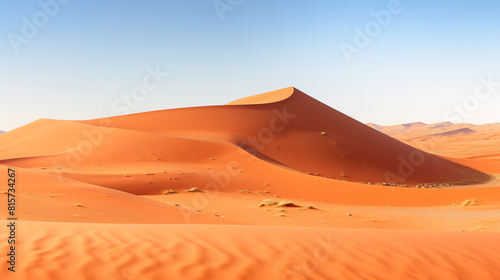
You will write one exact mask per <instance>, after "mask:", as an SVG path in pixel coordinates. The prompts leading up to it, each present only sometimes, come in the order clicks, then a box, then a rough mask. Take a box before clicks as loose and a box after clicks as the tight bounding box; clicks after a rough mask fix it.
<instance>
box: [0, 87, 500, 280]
mask: <svg viewBox="0 0 500 280" xmlns="http://www.w3.org/2000/svg"><path fill="white" fill-rule="evenodd" d="M369 126H371V127H372V128H370V127H369ZM369 126H366V125H364V124H361V123H359V122H357V121H355V120H353V119H351V118H349V117H348V116H345V115H343V114H342V113H340V112H338V111H335V110H334V109H332V108H330V107H328V106H326V105H324V104H322V103H321V102H319V101H317V100H315V99H313V98H311V97H309V96H307V95H306V94H304V93H302V92H300V91H298V90H296V89H294V88H287V89H283V90H279V91H275V92H270V93H265V94H262V95H256V96H252V97H248V98H244V99H241V100H237V101H234V102H231V103H230V104H228V105H224V106H211V107H198V108H183V109H175V110H165V111H157V112H149V113H142V114H136V115H130V116H121V117H115V118H107V119H100V120H89V121H79V122H75V121H57V120H39V121H36V122H33V123H31V124H28V125H26V126H24V127H21V128H18V129H16V130H13V131H10V132H8V133H5V134H2V135H1V136H0V182H4V183H1V184H0V219H6V218H7V217H8V211H7V205H6V204H7V194H6V193H5V192H6V191H7V189H8V186H7V173H8V172H7V169H8V168H13V169H15V170H16V173H17V178H18V181H17V186H16V188H17V189H16V197H17V203H18V204H17V209H16V213H17V216H18V218H19V220H20V221H19V225H18V227H17V234H18V236H17V240H18V244H17V245H18V247H17V249H18V251H17V260H18V263H17V272H16V273H15V274H13V273H11V272H8V271H7V270H6V269H7V263H6V262H5V260H6V256H5V253H4V252H7V245H8V244H7V242H6V241H4V240H6V238H7V233H6V232H5V231H0V253H1V256H2V257H0V261H1V262H0V263H1V264H2V266H1V267H0V269H1V270H0V279H126V280H129V279H499V278H500V271H499V269H498V267H500V259H499V257H498V256H500V249H499V248H500V233H499V232H500V215H498V213H499V211H500V158H499V157H498V151H497V149H498V148H496V147H497V146H498V141H499V139H498V135H500V127H498V125H485V126H472V125H467V124H460V125H457V127H455V126H454V125H452V124H448V123H442V124H435V125H426V124H421V123H414V124H406V125H400V126H391V127H382V126H378V125H373V124H369ZM373 128H375V129H373ZM377 130H378V131H377ZM471 131H472V132H471ZM381 132H383V133H386V134H388V135H391V136H393V137H395V138H396V139H397V140H395V139H393V138H391V137H389V136H387V135H385V134H383V133H381ZM398 140H399V141H398ZM495 145H496V146H495ZM436 154H437V155H436ZM193 188H194V189H193ZM266 201H267V202H266ZM262 202H266V203H269V204H271V205H267V206H262V205H261V203H262ZM277 203H285V204H286V205H279V206H278V205H276V204H277ZM287 203H288V204H287ZM280 206H284V207H280ZM4 223H5V224H7V221H4ZM325 244H326V245H325Z"/></svg>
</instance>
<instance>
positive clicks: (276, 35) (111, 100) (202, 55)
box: [0, 0, 500, 130]
mask: <svg viewBox="0 0 500 280" xmlns="http://www.w3.org/2000/svg"><path fill="white" fill-rule="evenodd" d="M54 1H56V0H41V1H40V2H38V1H1V2H0V36H1V39H0V94H1V97H2V98H1V101H0V130H11V129H14V128H16V127H19V126H21V125H24V124H26V123H29V122H31V121H34V120H36V119H39V118H54V119H73V120H74V119H90V118H98V117H107V116H113V115H117V114H119V112H117V110H115V109H113V104H115V105H116V104H117V102H121V101H120V98H121V96H123V95H129V94H130V93H131V91H132V90H133V89H134V87H136V86H140V85H141V84H142V81H143V79H144V77H145V76H146V75H148V71H147V70H146V69H147V68H148V67H152V68H156V67H157V65H159V68H160V69H161V71H165V72H169V74H170V75H169V77H167V78H165V79H164V81H163V82H162V83H160V84H159V86H158V87H157V88H155V89H154V90H150V91H147V97H146V98H145V100H143V101H141V102H139V104H138V105H137V107H135V108H132V110H131V112H143V111H151V110H161V109H169V108H175V107H190V106H202V105H219V104H225V103H227V102H230V101H232V100H235V99H238V98H241V97H245V96H248V95H254V94H258V93H262V92H266V91H271V90H275V89H280V88H283V87H288V86H295V87H297V88H299V89H300V90H302V91H304V92H305V93H307V94H309V95H311V96H313V97H314V98H316V99H318V100H320V101H322V102H324V103H326V104H328V105H329V106H331V107H333V108H335V109H337V110H339V111H341V112H343V113H345V114H347V115H349V116H351V117H353V118H355V119H357V120H359V121H362V122H374V123H377V124H382V125H388V124H397V123H406V122H414V121H423V122H427V123H434V122H441V121H445V120H454V121H461V122H472V123H487V122H500V110H499V109H498V108H499V105H500V84H499V83H500V16H499V13H500V1H482V0H479V1H478V0H474V1H472V0H470V1H451V0H450V1H435V0H427V1H424V0H418V1H417V0H414V1H409V0H401V1H353V0H349V1H348V0H345V1H331V0H330V1H303V0H275V1H264V0H240V1H238V0H220V1H218V2H217V1H213V0H177V1H168V0H165V1H123V0H120V1H115V0H107V1H97V0H85V1H83V0H80V1H78V0H72V1H71V0H70V1H68V0H65V1H62V0H61V2H68V3H66V4H60V3H59V2H54ZM40 3H52V5H49V8H50V9H49V12H50V11H54V10H57V11H56V12H54V13H51V14H52V15H47V12H45V11H44V9H43V8H42V7H41V6H40ZM54 3H57V5H56V6H54V5H53V4H54ZM214 3H218V4H219V5H221V7H224V6H223V5H226V6H225V7H231V3H232V4H235V5H234V6H232V7H231V10H227V11H225V12H224V13H223V18H221V17H219V14H218V13H217V11H216V9H215V7H214ZM221 3H222V4H221ZM223 3H226V4H223ZM227 5H229V6H227ZM388 6H390V7H398V8H397V10H398V11H399V12H396V11H394V9H392V12H391V9H388ZM56 7H57V9H56ZM380 11H384V12H381V13H382V14H387V13H389V14H390V16H391V18H390V20H386V21H385V22H382V23H383V25H382V24H380V23H376V22H375V21H374V15H373V12H375V13H380ZM44 14H45V15H46V17H45V18H44ZM23 18H25V20H23ZM385 19H387V18H385ZM26 20H27V21H28V22H29V23H26ZM36 20H38V21H37V22H35V23H38V25H40V27H38V30H37V31H36V32H32V33H29V32H28V33H25V34H27V35H28V36H25V35H23V28H24V29H26V27H25V25H29V24H34V21H36ZM44 20H45V22H44ZM35 26H36V25H35ZM377 26H378V27H377ZM366 27H369V28H370V27H371V28H372V29H370V30H372V32H371V35H370V37H369V38H370V41H369V43H367V44H364V45H359V44H356V43H355V36H356V35H357V31H356V30H357V28H358V29H359V30H365V28H366ZM377 28H379V29H378V30H377ZM28 37H30V38H28ZM12 38H16V40H14V42H16V43H14V44H12V40H13V39H12ZM19 38H24V39H23V41H22V43H19V42H21V41H19ZM365 43H366V42H365ZM342 44H344V46H345V44H349V45H351V46H353V47H356V46H357V47H358V48H357V49H358V53H356V54H353V55H352V56H351V60H350V62H348V61H347V60H346V57H345V55H344V54H343V52H342V49H341V45H342ZM16 48H17V49H18V52H16V51H15V49H16ZM481 79H486V80H487V79H493V80H494V81H498V82H497V84H495V83H493V84H492V85H493V86H491V85H490V91H487V90H486V88H485V87H484V86H482V83H481V82H480V80H481ZM478 87H479V89H478ZM481 87H483V88H481ZM476 89H478V92H480V93H481V94H482V95H481V96H480V97H481V100H480V99H479V98H478V97H476V96H475V95H474V92H475V91H476ZM464 102H465V103H467V102H468V105H467V104H466V106H465V109H463V110H465V111H464V112H462V113H461V114H463V115H460V113H458V111H456V110H457V109H456V108H459V106H463V103H464ZM454 106H455V107H454ZM457 106H458V107H457ZM454 108H455V109H454ZM453 110H455V111H453ZM457 116H459V118H457ZM450 118H451V119H450Z"/></svg>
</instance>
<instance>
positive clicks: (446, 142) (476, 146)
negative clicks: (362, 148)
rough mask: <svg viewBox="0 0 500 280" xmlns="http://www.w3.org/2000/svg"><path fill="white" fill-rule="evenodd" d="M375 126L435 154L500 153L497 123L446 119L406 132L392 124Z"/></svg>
mask: <svg viewBox="0 0 500 280" xmlns="http://www.w3.org/2000/svg"><path fill="white" fill-rule="evenodd" d="M376 129H377V130H379V131H381V132H383V133H385V134H387V135H389V136H391V137H394V138H396V139H398V140H400V141H402V142H404V143H407V144H409V145H412V146H414V147H416V148H419V149H422V150H425V151H428V152H430V153H433V154H439V155H445V156H452V157H460V158H463V157H483V156H485V157H489V156H490V155H492V154H499V153H500V148H499V147H498V142H499V141H500V134H499V131H500V124H498V123H496V124H485V125H473V124H467V123H461V124H452V123H449V122H445V123H437V124H430V125H427V126H424V127H418V128H413V129H407V130H404V131H401V130H395V129H393V126H377V128H376ZM443 136H444V137H443ZM450 136H453V137H450Z"/></svg>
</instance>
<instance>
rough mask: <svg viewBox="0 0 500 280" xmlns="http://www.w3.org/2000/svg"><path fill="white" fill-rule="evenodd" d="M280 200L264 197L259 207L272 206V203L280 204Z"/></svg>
mask: <svg viewBox="0 0 500 280" xmlns="http://www.w3.org/2000/svg"><path fill="white" fill-rule="evenodd" d="M278 203H279V201H277V200H272V199H264V200H263V201H262V202H261V203H260V205H259V207H262V206H272V205H278Z"/></svg>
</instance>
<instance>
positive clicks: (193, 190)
mask: <svg viewBox="0 0 500 280" xmlns="http://www.w3.org/2000/svg"><path fill="white" fill-rule="evenodd" d="M187 192H203V191H201V190H200V189H198V188H190V189H189V190H187Z"/></svg>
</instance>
